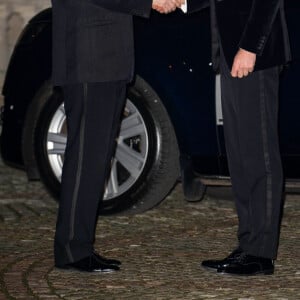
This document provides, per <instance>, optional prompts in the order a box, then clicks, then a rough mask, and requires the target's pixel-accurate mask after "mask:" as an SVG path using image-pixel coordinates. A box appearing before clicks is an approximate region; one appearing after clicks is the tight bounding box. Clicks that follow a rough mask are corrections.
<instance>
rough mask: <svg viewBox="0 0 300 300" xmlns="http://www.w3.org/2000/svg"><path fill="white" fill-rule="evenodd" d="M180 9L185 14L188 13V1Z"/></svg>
mask: <svg viewBox="0 0 300 300" xmlns="http://www.w3.org/2000/svg"><path fill="white" fill-rule="evenodd" d="M180 8H181V10H182V11H183V12H184V13H187V0H185V3H184V4H182V5H181V7H180Z"/></svg>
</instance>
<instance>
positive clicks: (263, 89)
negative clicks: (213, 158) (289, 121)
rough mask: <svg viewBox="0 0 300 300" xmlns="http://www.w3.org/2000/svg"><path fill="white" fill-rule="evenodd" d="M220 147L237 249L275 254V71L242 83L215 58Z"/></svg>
mask: <svg viewBox="0 0 300 300" xmlns="http://www.w3.org/2000/svg"><path fill="white" fill-rule="evenodd" d="M220 64H221V86H222V109H223V117H224V132H225V144H226V152H227V158H228V165H229V171H230V176H231V181H232V188H233V193H234V197H235V202H236V209H237V213H238V218H239V228H238V239H239V245H240V246H241V248H242V249H244V251H246V252H247V253H248V254H251V255H255V256H260V257H266V258H272V259H274V258H275V257H276V255H277V248H278V236H279V223H280V212H281V201H282V181H283V175H282V167H281V158H280V153H279V145H278V132H277V127H278V125H277V123H278V122H277V121H278V118H277V115H278V85H279V67H274V68H271V69H267V70H263V71H258V72H254V73H252V74H250V75H249V76H247V77H244V78H242V79H238V78H233V77H231V75H230V72H229V69H228V66H227V64H226V63H225V61H224V57H223V56H222V55H221V62H220Z"/></svg>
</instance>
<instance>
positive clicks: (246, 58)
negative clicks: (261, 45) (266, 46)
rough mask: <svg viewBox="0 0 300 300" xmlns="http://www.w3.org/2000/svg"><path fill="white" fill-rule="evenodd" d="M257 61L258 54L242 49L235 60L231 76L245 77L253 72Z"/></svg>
mask: <svg viewBox="0 0 300 300" xmlns="http://www.w3.org/2000/svg"><path fill="white" fill-rule="evenodd" d="M255 62H256V54H255V53H252V52H249V51H246V50H244V49H240V50H239V51H238V52H237V54H236V56H235V58H234V61H233V65H232V69H231V76H232V77H238V78H243V77H245V76H248V75H249V73H251V72H253V70H254V66H255Z"/></svg>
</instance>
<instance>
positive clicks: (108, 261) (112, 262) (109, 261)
mask: <svg viewBox="0 0 300 300" xmlns="http://www.w3.org/2000/svg"><path fill="white" fill-rule="evenodd" d="M93 254H94V255H95V256H96V258H97V259H98V260H99V261H100V262H102V263H104V264H107V265H115V266H120V265H121V264H122V263H121V262H120V261H119V260H117V259H112V258H106V257H104V256H102V255H100V254H99V253H97V252H93Z"/></svg>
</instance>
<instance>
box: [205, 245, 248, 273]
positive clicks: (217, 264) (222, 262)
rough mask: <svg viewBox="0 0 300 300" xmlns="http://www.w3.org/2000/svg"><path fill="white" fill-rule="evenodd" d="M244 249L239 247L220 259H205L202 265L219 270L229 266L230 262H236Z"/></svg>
mask: <svg viewBox="0 0 300 300" xmlns="http://www.w3.org/2000/svg"><path fill="white" fill-rule="evenodd" d="M242 253H243V250H242V249H241V248H240V247H238V248H236V249H235V250H233V251H232V252H231V253H230V254H229V255H228V256H227V257H225V258H224V259H219V260H204V261H203V262H202V264H201V265H202V267H204V268H209V269H214V270H217V269H219V268H222V267H226V266H228V265H229V264H230V263H232V262H234V261H235V260H236V259H237V258H238V257H239V256H240V255H241V254H242Z"/></svg>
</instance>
